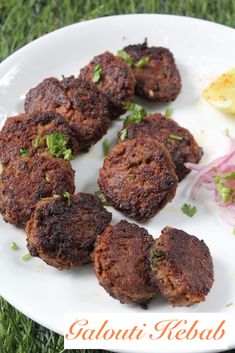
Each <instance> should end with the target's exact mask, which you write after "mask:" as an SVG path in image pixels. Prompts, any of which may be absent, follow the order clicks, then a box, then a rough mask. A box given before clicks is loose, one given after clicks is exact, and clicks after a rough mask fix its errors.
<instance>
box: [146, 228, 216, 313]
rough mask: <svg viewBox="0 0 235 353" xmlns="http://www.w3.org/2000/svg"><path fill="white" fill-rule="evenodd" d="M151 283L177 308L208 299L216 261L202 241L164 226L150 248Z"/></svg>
mask: <svg viewBox="0 0 235 353" xmlns="http://www.w3.org/2000/svg"><path fill="white" fill-rule="evenodd" d="M150 259H151V260H150V263H151V268H152V282H153V284H154V285H156V286H158V288H159V290H160V292H161V294H162V295H163V296H165V297H166V298H167V299H168V301H169V303H170V304H172V305H174V306H191V305H193V304H196V303H200V302H202V301H204V300H205V296H206V295H207V294H208V293H209V291H210V289H211V287H212V284H213V282H214V271H213V262H212V258H211V255H210V251H209V249H208V247H207V246H206V244H205V243H204V241H203V240H199V239H198V238H196V237H195V236H193V235H188V234H187V233H185V232H184V231H182V230H179V229H175V228H170V227H165V228H164V229H163V230H162V235H161V236H160V237H159V238H158V239H156V240H155V244H154V245H153V247H152V249H151V257H150Z"/></svg>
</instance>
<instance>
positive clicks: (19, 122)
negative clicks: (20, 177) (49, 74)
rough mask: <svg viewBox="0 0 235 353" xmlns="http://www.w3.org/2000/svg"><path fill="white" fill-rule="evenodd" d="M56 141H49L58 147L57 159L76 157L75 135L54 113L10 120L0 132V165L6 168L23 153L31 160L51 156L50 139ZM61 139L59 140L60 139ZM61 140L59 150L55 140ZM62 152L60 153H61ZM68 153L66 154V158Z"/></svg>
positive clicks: (76, 142)
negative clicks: (44, 155)
mask: <svg viewBox="0 0 235 353" xmlns="http://www.w3.org/2000/svg"><path fill="white" fill-rule="evenodd" d="M55 132H57V135H58V134H59V135H58V136H57V135H56V134H55ZM51 134H52V136H54V137H56V136H57V139H56V140H55V138H54V140H53V141H52V143H53V145H55V143H57V147H58V148H59V147H60V148H59V150H58V151H57V154H58V156H60V154H59V152H63V151H64V152H65V153H64V154H65V155H63V153H61V157H62V158H65V159H66V157H68V159H69V157H71V158H72V155H75V154H77V152H78V150H79V143H78V140H77V138H76V134H75V132H74V131H73V129H72V128H71V126H70V125H69V123H68V121H67V120H65V119H64V118H63V117H62V116H61V115H60V114H58V113H53V112H45V113H36V114H32V115H25V114H20V115H17V116H14V117H9V118H8V119H7V120H6V122H5V124H4V126H3V128H2V130H1V131H0V161H1V163H2V164H7V163H9V162H10V161H13V160H14V159H15V158H18V157H19V155H20V150H25V151H27V152H28V154H29V155H30V156H33V155H35V154H38V153H42V152H43V151H46V150H48V153H50V152H51V148H50V147H51V144H50V137H49V135H51ZM61 135H62V136H61ZM59 136H60V142H61V146H58V137H59ZM62 149H63V151H62ZM66 153H67V154H66Z"/></svg>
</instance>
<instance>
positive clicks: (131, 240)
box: [93, 221, 157, 304]
mask: <svg viewBox="0 0 235 353" xmlns="http://www.w3.org/2000/svg"><path fill="white" fill-rule="evenodd" d="M153 243H154V240H153V237H152V236H151V235H150V234H149V233H148V232H147V230H145V229H144V228H140V227H139V226H137V225H135V224H131V223H128V222H127V221H121V222H119V223H118V224H116V225H114V226H113V225H110V226H108V227H107V228H106V230H105V231H104V232H103V234H101V235H100V236H99V237H98V238H97V240H96V244H95V250H94V253H93V261H94V268H95V273H96V276H97V278H98V281H99V283H100V285H101V286H102V287H104V289H105V290H106V291H107V292H108V293H109V294H110V295H111V296H112V297H114V298H115V299H118V300H119V301H120V302H121V303H127V304H131V303H137V304H146V303H148V302H149V300H151V299H152V298H153V297H154V296H155V295H156V293H157V289H156V288H155V287H154V286H152V285H151V284H150V280H149V260H148V258H149V249H150V247H151V246H152V245H153Z"/></svg>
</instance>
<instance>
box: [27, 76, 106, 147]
mask: <svg viewBox="0 0 235 353" xmlns="http://www.w3.org/2000/svg"><path fill="white" fill-rule="evenodd" d="M108 109H109V107H108V101H107V98H106V97H105V96H104V95H103V94H102V93H101V92H100V91H99V90H98V89H97V88H96V86H95V84H94V83H90V82H85V81H83V80H81V79H78V78H75V77H74V76H70V77H67V78H63V79H62V80H61V81H59V80H58V79H56V78H54V77H49V78H47V79H45V80H44V81H42V82H41V83H40V84H39V85H37V86H36V87H34V88H32V89H30V90H29V92H28V93H27V95H26V99H25V111H26V113H27V114H30V113H34V112H45V111H53V112H56V113H60V114H61V115H62V116H63V118H65V119H66V120H67V121H68V122H69V123H70V125H71V127H72V128H73V129H74V131H75V134H76V137H77V139H78V141H79V149H80V150H83V149H87V148H88V147H90V146H91V145H93V144H95V143H96V142H97V141H99V140H100V139H101V137H102V136H103V135H105V134H106V132H107V129H108V127H109V124H110V119H109V110H108Z"/></svg>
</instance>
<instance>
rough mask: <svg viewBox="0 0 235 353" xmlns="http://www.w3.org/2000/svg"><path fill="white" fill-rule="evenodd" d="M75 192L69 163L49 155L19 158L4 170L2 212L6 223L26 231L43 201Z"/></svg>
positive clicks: (0, 188)
mask: <svg viewBox="0 0 235 353" xmlns="http://www.w3.org/2000/svg"><path fill="white" fill-rule="evenodd" d="M74 189H75V186H74V170H73V169H72V167H71V165H70V163H69V162H67V161H65V160H63V159H59V158H53V157H51V156H49V155H47V154H42V155H36V156H34V157H19V158H17V159H16V160H15V161H12V162H11V163H9V165H7V166H6V167H4V168H3V170H2V173H1V176H0V212H1V213H2V215H3V218H4V220H5V221H6V222H10V223H12V224H15V225H16V226H17V227H20V228H24V227H25V225H26V223H27V221H28V220H29V218H30V216H31V213H32V212H33V210H34V208H35V206H36V203H37V202H38V201H39V200H41V199H42V198H44V197H48V196H52V195H54V194H59V195H62V194H63V193H64V192H65V191H67V192H69V193H70V194H73V193H74Z"/></svg>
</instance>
